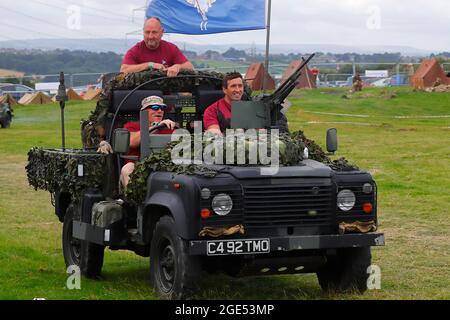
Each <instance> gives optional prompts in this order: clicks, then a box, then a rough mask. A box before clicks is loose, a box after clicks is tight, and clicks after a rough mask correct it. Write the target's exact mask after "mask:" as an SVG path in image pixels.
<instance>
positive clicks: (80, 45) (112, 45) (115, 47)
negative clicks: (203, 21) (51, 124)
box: [0, 39, 438, 56]
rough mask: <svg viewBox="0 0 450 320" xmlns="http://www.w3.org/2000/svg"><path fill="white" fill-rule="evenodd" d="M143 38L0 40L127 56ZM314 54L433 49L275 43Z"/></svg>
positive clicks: (278, 49)
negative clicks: (125, 54)
mask: <svg viewBox="0 0 450 320" xmlns="http://www.w3.org/2000/svg"><path fill="white" fill-rule="evenodd" d="M139 41H140V40H139V39H127V40H125V39H39V40H24V41H19V40H8V41H0V48H13V49H20V50H26V49H30V48H33V49H42V50H55V49H62V50H64V49H67V50H85V51H92V52H108V51H111V52H115V53H117V54H124V53H125V52H126V51H127V50H128V48H130V47H131V46H132V45H134V44H135V43H137V42H139ZM175 43H176V44H177V45H178V46H179V47H180V48H181V49H185V50H190V51H195V52H197V53H199V54H200V53H204V52H206V51H208V50H215V51H219V52H221V53H223V52H225V51H227V50H228V49H229V48H230V47H233V48H236V49H239V50H248V49H249V47H250V46H251V44H249V43H245V44H239V43H238V44H223V45H214V44H208V45H198V44H192V43H177V42H175ZM255 51H256V52H257V53H264V52H265V46H264V45H261V44H257V45H255ZM311 52H324V53H327V52H330V53H338V54H343V53H358V54H372V53H384V52H390V53H391V52H400V53H401V54H402V55H404V56H429V55H430V54H432V53H435V54H436V53H438V52H433V51H432V50H422V49H417V48H412V47H404V46H358V45H355V46H343V45H335V44H271V46H270V53H273V54H280V53H285V54H288V53H311Z"/></svg>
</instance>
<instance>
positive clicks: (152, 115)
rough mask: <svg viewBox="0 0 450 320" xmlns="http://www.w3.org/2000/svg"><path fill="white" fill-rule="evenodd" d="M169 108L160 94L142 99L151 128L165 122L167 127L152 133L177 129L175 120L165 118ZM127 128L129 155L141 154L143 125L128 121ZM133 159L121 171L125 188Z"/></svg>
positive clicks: (121, 181)
mask: <svg viewBox="0 0 450 320" xmlns="http://www.w3.org/2000/svg"><path fill="white" fill-rule="evenodd" d="M166 109H167V106H166V104H165V103H164V101H163V99H162V98H160V97H158V96H150V97H147V98H145V99H144V100H142V108H141V110H147V112H148V123H149V128H148V129H149V130H150V129H151V128H153V127H156V126H159V125H161V124H165V125H166V127H167V128H163V129H158V130H156V131H152V134H171V133H172V132H173V130H174V129H175V125H176V124H175V122H173V121H172V120H169V119H165V120H163V117H164V110H166ZM123 127H124V128H125V129H128V131H130V150H129V152H128V154H127V155H128V156H138V157H139V156H140V155H141V153H140V145H141V131H140V130H141V126H140V124H139V122H127V123H125V125H124V126H123ZM134 163H135V161H133V160H126V162H125V165H124V166H123V167H122V171H121V173H120V183H121V185H122V187H123V189H124V190H125V189H126V187H127V185H128V182H129V180H130V174H131V173H132V172H133V170H134Z"/></svg>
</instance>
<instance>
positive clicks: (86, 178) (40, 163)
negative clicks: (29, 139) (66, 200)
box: [25, 148, 106, 197]
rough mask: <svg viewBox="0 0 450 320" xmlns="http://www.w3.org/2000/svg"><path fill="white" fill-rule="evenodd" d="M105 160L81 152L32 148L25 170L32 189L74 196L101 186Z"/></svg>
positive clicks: (99, 155)
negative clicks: (60, 192) (87, 189)
mask: <svg viewBox="0 0 450 320" xmlns="http://www.w3.org/2000/svg"><path fill="white" fill-rule="evenodd" d="M105 159H106V156H105V155H104V154H100V153H94V152H86V151H82V150H72V149H66V150H64V151H62V150H57V149H42V148H32V149H31V150H30V151H29V152H28V164H27V166H26V167H25V169H26V171H27V177H28V182H29V184H30V185H31V186H33V187H34V189H35V190H37V189H42V190H47V191H49V192H51V193H53V192H55V191H62V192H68V193H70V194H71V195H72V196H74V197H76V196H79V195H81V193H82V192H83V190H84V189H86V188H98V187H101V185H102V181H103V176H104V175H105V174H106V172H105V171H106V170H105V168H106V165H105V162H106V160H105ZM79 165H82V167H79Z"/></svg>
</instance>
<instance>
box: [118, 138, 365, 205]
mask: <svg viewBox="0 0 450 320" xmlns="http://www.w3.org/2000/svg"><path fill="white" fill-rule="evenodd" d="M280 141H281V143H280V144H279V155H280V165H281V166H296V165H301V162H302V161H303V160H304V158H303V151H304V149H305V147H307V148H308V151H309V159H312V160H316V161H319V162H322V163H324V164H326V165H328V166H330V167H331V168H332V169H333V170H336V171H352V170H359V168H358V167H356V166H355V165H353V164H351V163H349V162H348V161H347V160H346V159H345V158H340V159H338V160H334V161H333V160H331V159H330V158H329V157H328V156H327V155H326V153H325V152H324V151H323V150H322V149H321V148H320V146H319V145H318V144H316V143H315V142H314V141H313V140H310V139H308V138H306V137H305V135H304V133H303V132H302V131H297V132H294V133H290V134H289V133H285V134H282V135H280ZM191 143H192V144H191V151H192V150H194V149H193V148H194V138H192V139H191ZM177 144H178V142H171V143H169V145H168V146H167V148H165V149H164V150H162V151H161V152H158V153H153V154H151V155H150V156H148V157H147V158H145V159H144V160H143V161H141V162H138V163H137V164H136V167H135V169H134V171H133V173H132V174H131V176H130V182H129V184H128V188H127V191H126V197H127V198H128V199H129V200H132V201H135V202H137V203H139V202H141V201H142V200H143V199H144V197H145V194H146V191H147V190H146V187H147V178H148V177H149V175H150V174H151V173H152V172H156V171H167V172H173V173H176V174H188V175H203V176H206V177H214V176H216V175H217V174H218V173H219V172H217V171H216V170H215V169H214V167H213V166H207V165H196V164H190V165H181V164H174V163H173V162H172V150H173V148H174V147H175V146H176V145H177ZM207 144H209V142H203V146H204V147H205V145H207ZM247 144H248V142H247ZM268 146H270V143H269V144H268ZM224 147H225V144H224ZM246 147H247V146H246ZM247 150H248V149H247ZM269 153H270V151H269ZM191 155H192V157H193V155H194V152H193V151H192V152H191ZM223 155H224V161H223V163H226V159H225V156H226V152H225V150H224V152H223ZM246 157H247V159H246V163H249V161H248V154H246ZM258 165H259V166H261V164H260V163H258ZM240 166H242V165H240ZM250 166H252V165H250ZM253 166H254V165H253Z"/></svg>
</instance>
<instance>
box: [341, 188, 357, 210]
mask: <svg viewBox="0 0 450 320" xmlns="http://www.w3.org/2000/svg"><path fill="white" fill-rule="evenodd" d="M355 202H356V197H355V194H354V193H353V192H352V191H351V190H348V189H345V190H342V191H340V192H339V193H338V195H337V205H338V207H339V209H341V210H342V211H350V210H352V209H353V207H354V206H355Z"/></svg>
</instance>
